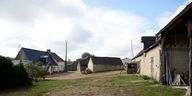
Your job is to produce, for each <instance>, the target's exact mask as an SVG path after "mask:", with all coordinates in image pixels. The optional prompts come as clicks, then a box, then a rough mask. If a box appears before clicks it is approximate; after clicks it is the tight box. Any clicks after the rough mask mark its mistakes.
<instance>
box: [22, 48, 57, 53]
mask: <svg viewBox="0 0 192 96" xmlns="http://www.w3.org/2000/svg"><path fill="white" fill-rule="evenodd" d="M21 49H27V50H33V51H39V52H47V51H42V50H37V49H31V48H26V47H22V48H21ZM51 54H56V53H55V52H51Z"/></svg>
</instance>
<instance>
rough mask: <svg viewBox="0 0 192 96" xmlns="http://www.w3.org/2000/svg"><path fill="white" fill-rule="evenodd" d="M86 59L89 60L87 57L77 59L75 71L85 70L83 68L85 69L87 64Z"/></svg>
mask: <svg viewBox="0 0 192 96" xmlns="http://www.w3.org/2000/svg"><path fill="white" fill-rule="evenodd" d="M88 61H89V58H86V59H80V60H79V61H78V64H77V71H79V72H81V71H85V69H86V68H87V66H88Z"/></svg>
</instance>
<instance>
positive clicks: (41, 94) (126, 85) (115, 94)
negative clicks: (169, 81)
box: [0, 73, 186, 96]
mask: <svg viewBox="0 0 192 96" xmlns="http://www.w3.org/2000/svg"><path fill="white" fill-rule="evenodd" d="M96 74H97V76H95V77H84V78H79V79H67V80H45V81H40V82H38V83H36V84H35V85H34V86H32V87H30V88H19V89H14V90H9V91H6V92H2V93H0V96H183V95H184V94H185V92H186V90H184V89H172V88H171V87H169V86H163V85H160V84H158V83H156V82H154V81H153V80H144V79H143V78H142V77H139V76H136V75H126V74H121V75H120V74H111V75H109V74H107V75H101V76H99V74H102V73H96Z"/></svg>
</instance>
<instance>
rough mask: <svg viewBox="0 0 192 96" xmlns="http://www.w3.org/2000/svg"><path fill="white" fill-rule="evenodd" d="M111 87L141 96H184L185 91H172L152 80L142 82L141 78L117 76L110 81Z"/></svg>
mask: <svg viewBox="0 0 192 96" xmlns="http://www.w3.org/2000/svg"><path fill="white" fill-rule="evenodd" d="M111 83H112V85H113V86H116V87H121V88H123V87H124V88H125V89H126V88H129V87H131V88H132V91H134V92H135V93H140V94H141V96H184V95H185V92H186V90H185V89H173V88H171V87H170V86H165V85H161V84H159V83H157V82H155V81H153V80H144V79H143V78H142V77H139V76H136V75H133V76H118V77H116V78H114V79H113V80H112V81H111Z"/></svg>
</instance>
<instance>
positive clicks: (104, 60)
mask: <svg viewBox="0 0 192 96" xmlns="http://www.w3.org/2000/svg"><path fill="white" fill-rule="evenodd" d="M91 59H92V61H93V64H104V65H123V63H122V61H121V59H120V58H117V57H95V56H94V57H91Z"/></svg>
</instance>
